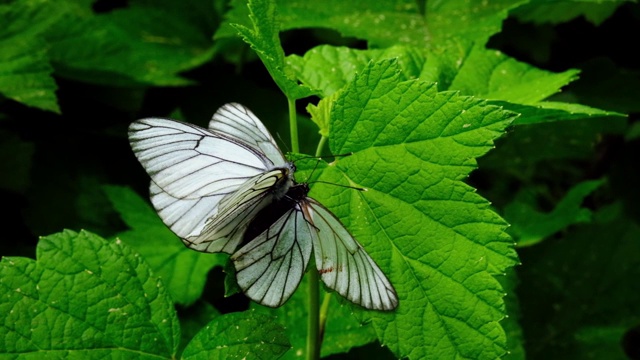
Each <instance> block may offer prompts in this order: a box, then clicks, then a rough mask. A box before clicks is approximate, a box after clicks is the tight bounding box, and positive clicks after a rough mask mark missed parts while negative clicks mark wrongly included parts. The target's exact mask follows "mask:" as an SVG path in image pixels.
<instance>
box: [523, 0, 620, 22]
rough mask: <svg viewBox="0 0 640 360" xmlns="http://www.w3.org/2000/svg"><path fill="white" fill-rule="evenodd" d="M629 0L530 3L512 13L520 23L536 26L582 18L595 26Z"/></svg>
mask: <svg viewBox="0 0 640 360" xmlns="http://www.w3.org/2000/svg"><path fill="white" fill-rule="evenodd" d="M625 2H631V1H630V0H563V1H547V0H537V1H531V2H529V3H528V4H525V5H524V6H522V7H519V8H518V9H516V10H515V11H514V12H513V15H515V17H516V18H518V20H520V21H522V22H533V23H536V24H544V23H551V24H559V23H563V22H568V21H571V20H573V19H575V18H577V17H580V16H583V17H584V18H585V19H587V20H588V21H590V22H591V23H593V24H595V25H600V24H601V23H602V22H603V21H605V20H606V19H607V18H609V17H610V16H611V15H612V14H613V13H614V12H615V11H616V9H617V8H618V7H619V6H620V5H622V4H624V3H625Z"/></svg>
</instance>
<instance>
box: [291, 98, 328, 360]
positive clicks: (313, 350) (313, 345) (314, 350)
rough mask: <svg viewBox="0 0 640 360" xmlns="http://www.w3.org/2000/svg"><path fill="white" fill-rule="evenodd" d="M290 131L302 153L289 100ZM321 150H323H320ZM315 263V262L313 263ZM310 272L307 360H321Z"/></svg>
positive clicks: (316, 297) (314, 285)
mask: <svg viewBox="0 0 640 360" xmlns="http://www.w3.org/2000/svg"><path fill="white" fill-rule="evenodd" d="M288 101H289V129H290V132H291V149H292V151H293V152H294V153H300V145H299V142H298V121H297V117H296V101H295V100H292V99H289V100H288ZM319 149H321V148H319ZM312 263H313V261H312ZM310 267H311V268H312V269H311V270H310V271H309V275H308V280H309V319H308V329H307V360H318V359H320V333H319V331H320V299H319V297H320V294H319V283H318V281H319V280H318V272H317V271H316V270H315V265H313V266H312V264H310Z"/></svg>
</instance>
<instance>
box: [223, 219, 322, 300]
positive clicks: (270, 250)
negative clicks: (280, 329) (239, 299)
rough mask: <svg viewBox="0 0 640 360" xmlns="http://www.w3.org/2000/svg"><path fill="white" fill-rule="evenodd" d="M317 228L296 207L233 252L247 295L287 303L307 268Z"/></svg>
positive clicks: (239, 281)
mask: <svg viewBox="0 0 640 360" xmlns="http://www.w3.org/2000/svg"><path fill="white" fill-rule="evenodd" d="M313 231H315V229H314V228H313V226H312V225H311V224H309V223H308V222H307V221H306V220H305V218H304V215H303V213H302V212H301V211H299V207H296V208H292V209H291V210H289V211H287V212H285V213H284V215H282V216H281V217H280V218H278V220H276V221H275V222H274V223H273V224H272V225H271V226H269V227H268V228H267V230H265V231H264V232H262V233H261V234H260V235H258V236H257V237H256V238H255V239H252V240H251V241H250V242H249V243H248V244H247V245H245V246H243V247H242V248H240V250H238V251H237V252H236V253H235V254H233V256H232V257H231V260H232V261H233V264H234V266H235V268H236V279H237V282H238V285H239V286H240V288H241V289H242V290H243V292H244V293H245V295H247V296H248V297H249V298H251V299H252V300H254V301H256V302H258V303H260V304H262V305H265V306H270V307H278V306H281V305H282V304H284V303H285V302H286V301H287V300H288V299H289V297H291V295H292V294H293V292H294V291H295V290H296V288H297V287H298V284H300V281H301V280H302V276H303V275H304V273H305V271H306V268H307V264H308V263H309V258H310V256H311V236H312V235H311V234H312V232H313Z"/></svg>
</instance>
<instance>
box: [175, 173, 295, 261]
mask: <svg viewBox="0 0 640 360" xmlns="http://www.w3.org/2000/svg"><path fill="white" fill-rule="evenodd" d="M289 174H290V169H289V168H282V169H275V170H272V171H269V172H266V173H264V174H260V175H257V176H255V177H253V178H251V179H249V180H247V181H246V182H245V183H244V184H243V185H242V186H240V187H239V188H238V189H237V190H236V191H234V192H233V193H231V194H229V195H227V196H225V197H224V198H223V199H222V200H220V202H219V204H218V211H217V213H216V214H215V217H209V218H208V220H207V221H206V223H205V224H204V226H203V228H202V231H200V232H198V233H197V234H195V235H193V236H189V237H186V238H183V242H184V243H185V244H186V245H187V246H188V247H190V248H192V249H194V250H198V251H203V252H226V253H228V254H231V253H233V252H234V251H235V250H236V248H237V247H238V245H239V244H240V242H241V241H242V238H243V235H244V232H245V230H246V229H247V226H248V225H249V223H250V222H251V221H252V220H253V219H254V218H255V217H256V215H257V214H258V212H260V210H262V209H263V208H264V207H265V206H267V205H269V204H271V203H272V202H273V200H274V198H275V197H276V196H277V194H278V192H279V191H286V189H288V187H289V186H290V185H291V177H290V176H289Z"/></svg>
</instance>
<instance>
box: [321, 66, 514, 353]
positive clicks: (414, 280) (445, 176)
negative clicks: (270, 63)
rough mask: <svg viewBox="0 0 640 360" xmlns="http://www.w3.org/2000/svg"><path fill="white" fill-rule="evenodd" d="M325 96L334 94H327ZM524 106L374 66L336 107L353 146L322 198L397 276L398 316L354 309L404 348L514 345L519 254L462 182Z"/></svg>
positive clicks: (330, 174)
mask: <svg viewBox="0 0 640 360" xmlns="http://www.w3.org/2000/svg"><path fill="white" fill-rule="evenodd" d="M323 101H325V100H323ZM513 117H514V114H513V113H510V112H506V111H503V110H501V109H500V108H498V107H494V106H490V105H487V104H486V103H484V102H482V101H480V100H477V99H473V98H470V97H465V96H460V95H457V94H455V93H453V92H441V93H439V92H437V90H436V88H435V86H434V85H433V84H428V83H424V82H421V81H418V80H408V81H403V80H402V76H401V72H400V70H399V68H398V65H397V62H395V61H393V60H386V61H380V62H377V63H371V64H369V65H368V66H367V67H366V68H365V69H364V70H363V71H362V72H361V73H359V74H358V75H357V76H356V77H355V78H354V80H353V81H352V82H351V83H350V84H349V85H348V86H347V87H346V88H345V89H344V90H343V91H342V92H340V95H339V96H338V98H337V99H336V100H335V104H334V105H333V107H332V112H331V124H330V135H329V139H330V141H329V142H330V147H331V151H332V152H333V153H350V152H353V155H352V156H348V157H345V158H340V159H338V160H336V161H335V162H333V163H331V164H329V166H327V167H325V168H323V170H322V173H321V174H320V177H319V179H321V180H323V181H328V182H331V183H338V184H344V185H350V186H356V187H363V188H366V189H368V191H365V192H360V191H355V190H352V189H344V188H337V187H335V186H333V187H331V186H326V185H321V184H318V185H315V186H314V187H313V190H312V192H311V195H312V196H313V197H315V198H317V199H318V200H320V201H321V202H322V203H324V204H325V205H326V206H328V207H329V208H330V209H331V210H332V211H334V213H335V214H337V215H338V216H339V217H340V218H341V219H342V220H343V221H344V223H345V225H346V226H347V227H348V229H349V230H350V231H351V232H352V233H353V234H354V235H355V237H356V238H357V239H358V241H360V242H361V243H362V244H363V246H364V247H365V248H366V250H367V252H368V253H369V254H370V255H371V256H372V257H373V258H374V259H375V261H376V262H377V263H378V264H379V265H380V267H381V268H382V269H383V271H384V272H385V273H386V274H387V275H388V276H389V278H390V280H391V282H392V283H393V285H394V286H395V288H396V290H397V292H398V294H399V299H400V305H399V307H398V308H397V310H395V311H393V312H384V313H383V312H373V311H363V310H361V309H359V308H354V311H355V312H356V313H357V314H358V316H359V317H362V318H363V320H367V321H371V323H372V325H373V327H374V328H375V330H376V333H377V335H378V338H379V339H380V341H381V342H382V343H383V345H386V346H388V347H389V348H390V349H391V350H392V351H393V352H394V353H395V354H396V355H397V356H409V357H410V358H416V359H418V358H452V357H467V358H477V359H483V358H487V359H489V358H490V359H495V358H497V357H499V356H501V355H503V354H504V353H505V351H506V350H505V348H506V339H505V335H504V332H503V330H502V328H501V327H500V325H499V323H498V322H499V320H500V319H501V318H502V317H503V316H504V303H503V300H502V296H503V292H502V290H501V288H500V285H499V284H498V282H497V281H496V280H495V279H494V277H493V276H494V275H498V274H503V273H504V272H505V270H506V269H507V268H508V267H510V266H512V265H513V264H515V263H516V262H517V257H516V254H515V252H514V250H513V242H512V240H510V238H509V236H508V235H507V234H506V233H505V232H504V229H505V228H506V223H505V222H504V220H502V219H501V218H500V217H499V216H498V215H497V214H495V213H494V212H493V211H491V210H490V208H489V203H488V202H487V201H486V200H485V199H483V198H481V197H480V196H478V195H477V194H476V193H475V192H474V190H473V189H472V188H471V187H469V186H468V185H466V184H464V183H463V182H462V181H463V180H464V179H465V178H466V176H467V175H468V174H469V172H470V171H471V170H473V169H474V168H475V166H476V162H475V160H474V159H475V158H476V157H479V156H481V155H483V154H484V153H486V152H487V151H488V150H489V149H491V147H492V143H493V140H494V139H495V138H497V137H499V136H500V135H501V134H502V132H503V131H504V128H505V127H506V126H508V124H509V123H510V121H511V120H512V119H513Z"/></svg>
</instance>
